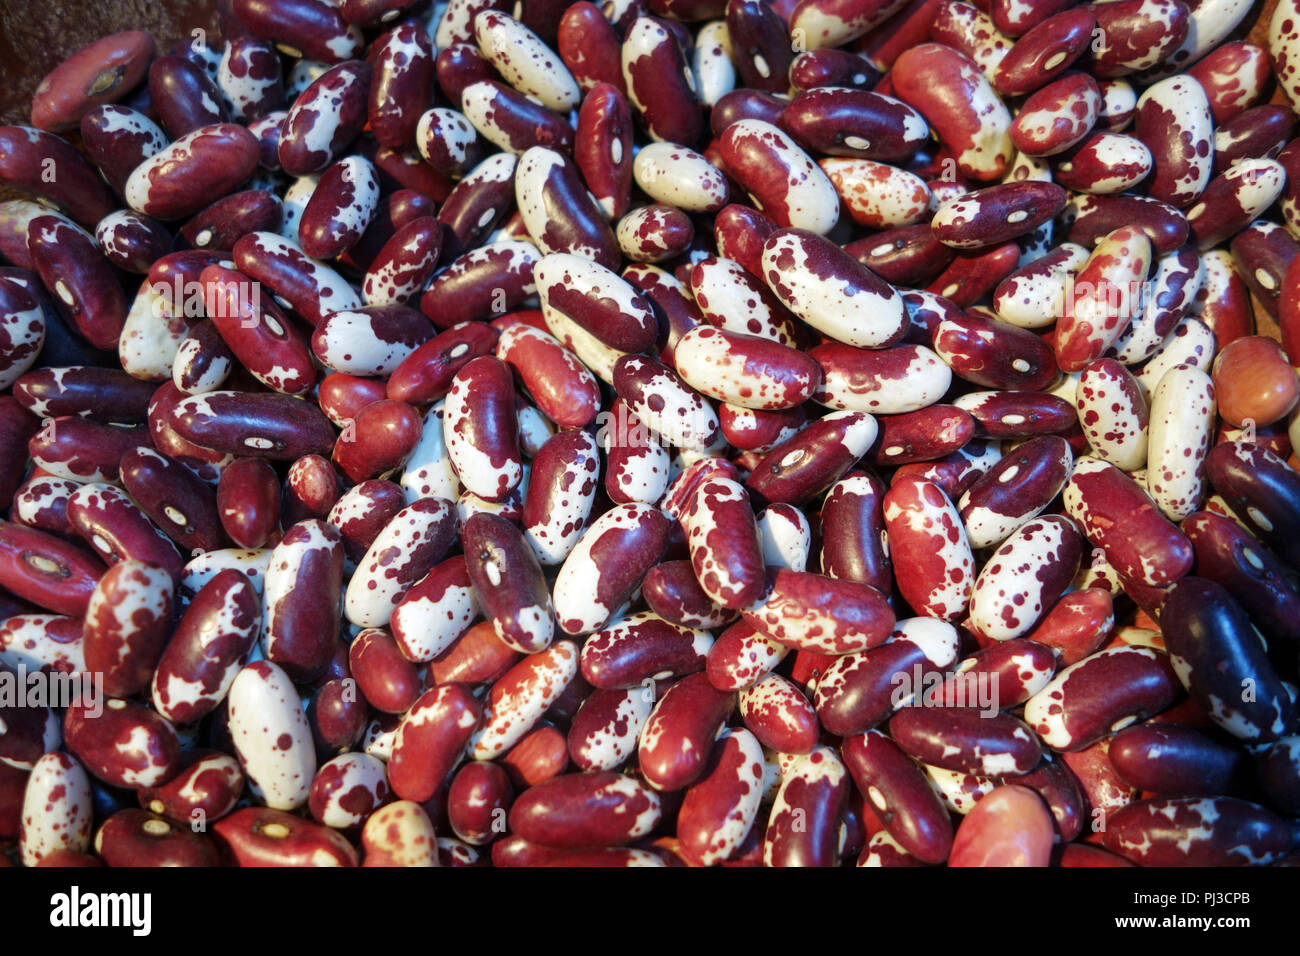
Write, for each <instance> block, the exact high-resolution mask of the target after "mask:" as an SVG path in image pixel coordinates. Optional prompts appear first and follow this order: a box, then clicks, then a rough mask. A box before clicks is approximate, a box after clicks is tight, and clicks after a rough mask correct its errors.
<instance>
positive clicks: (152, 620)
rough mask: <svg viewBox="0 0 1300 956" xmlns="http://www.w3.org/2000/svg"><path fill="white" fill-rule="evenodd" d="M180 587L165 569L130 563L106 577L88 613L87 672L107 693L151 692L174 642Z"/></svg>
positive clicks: (122, 563) (117, 566) (114, 568)
mask: <svg viewBox="0 0 1300 956" xmlns="http://www.w3.org/2000/svg"><path fill="white" fill-rule="evenodd" d="M174 590H175V585H174V583H173V581H172V577H171V575H170V574H169V573H168V572H167V571H166V570H164V569H162V568H159V567H156V566H153V565H150V564H148V563H146V562H144V561H141V560H138V559H134V558H126V559H124V560H122V561H119V562H117V563H116V564H114V565H113V566H112V567H111V568H109V569H108V571H107V572H105V574H104V576H103V577H102V578H100V579H99V583H98V584H97V585H96V586H95V593H94V594H93V595H92V596H91V599H90V604H89V606H88V607H87V608H86V625H85V629H84V631H83V637H82V644H83V650H84V653H85V655H86V667H87V668H89V669H90V670H91V671H92V672H96V673H101V674H103V680H104V692H105V693H106V694H108V695H110V696H112V697H132V696H134V695H135V694H137V693H138V692H140V691H141V690H144V689H145V688H147V687H148V686H149V680H150V678H151V677H152V676H153V672H154V669H155V667H156V666H157V664H158V659H159V658H160V657H161V656H162V653H163V648H164V646H165V645H166V644H167V642H168V634H167V632H168V630H169V628H170V626H171V621H172V601H173V596H174Z"/></svg>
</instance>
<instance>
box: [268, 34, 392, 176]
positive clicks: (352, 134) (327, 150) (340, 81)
mask: <svg viewBox="0 0 1300 956" xmlns="http://www.w3.org/2000/svg"><path fill="white" fill-rule="evenodd" d="M371 74H372V70H371V67H370V64H368V63H366V62H364V61H362V60H348V61H346V62H343V63H339V64H338V65H337V66H333V67H331V68H330V69H328V70H326V71H325V72H324V73H322V74H321V75H320V76H319V77H318V78H317V79H316V80H315V82H313V83H312V84H311V86H309V87H307V89H305V90H304V91H303V92H302V93H301V94H300V95H299V96H298V99H297V100H295V101H294V104H293V106H292V108H290V110H289V115H288V117H286V118H285V121H284V125H283V126H282V127H281V130H280V148H279V158H280V165H281V166H282V167H283V168H284V171H285V172H286V173H289V174H290V175H291V176H305V175H307V174H309V173H318V172H320V171H322V170H323V169H325V168H326V167H327V166H329V165H330V163H331V162H332V161H333V160H334V159H335V158H337V157H338V156H339V155H340V153H341V151H342V150H343V149H344V147H346V146H347V145H348V144H349V143H350V142H351V141H352V140H353V139H354V138H356V135H357V134H358V133H360V132H361V128H362V127H363V126H364V125H365V122H366V104H367V99H368V95H369V90H370V81H371Z"/></svg>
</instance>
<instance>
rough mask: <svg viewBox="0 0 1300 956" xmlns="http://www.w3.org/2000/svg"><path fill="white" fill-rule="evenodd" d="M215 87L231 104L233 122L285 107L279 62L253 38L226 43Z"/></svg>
mask: <svg viewBox="0 0 1300 956" xmlns="http://www.w3.org/2000/svg"><path fill="white" fill-rule="evenodd" d="M217 86H218V87H219V88H220V91H221V94H222V96H223V97H224V98H225V99H226V100H227V101H228V102H229V103H230V105H231V112H232V114H233V116H234V118H235V119H241V120H243V121H244V122H247V123H251V122H252V121H254V120H257V119H260V118H261V117H264V116H266V115H267V114H269V113H272V112H274V111H276V110H278V109H280V107H281V105H283V103H284V84H283V83H282V82H281V77H280V58H279V56H278V55H277V54H276V52H275V49H274V48H273V47H272V46H271V45H270V44H269V43H266V42H265V41H262V40H259V39H257V38H255V37H251V36H239V37H231V38H230V39H229V40H228V41H227V42H226V47H225V49H224V50H223V51H222V53H221V63H220V65H219V66H218V68H217ZM151 91H152V90H151Z"/></svg>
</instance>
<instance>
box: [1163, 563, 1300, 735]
mask: <svg viewBox="0 0 1300 956" xmlns="http://www.w3.org/2000/svg"><path fill="white" fill-rule="evenodd" d="M1161 629H1162V632H1163V633H1164V636H1165V643H1166V645H1167V646H1168V648H1169V654H1170V659H1171V661H1172V663H1173V666H1174V670H1175V671H1176V672H1177V674H1178V679H1179V680H1180V681H1182V683H1183V686H1185V687H1186V688H1187V690H1188V693H1190V694H1191V695H1192V697H1193V698H1195V699H1196V700H1197V701H1198V702H1199V703H1200V704H1201V706H1202V707H1203V708H1204V709H1205V712H1206V713H1207V714H1208V715H1209V716H1210V719H1211V720H1212V721H1213V722H1214V723H1216V724H1218V725H1219V726H1220V727H1222V728H1223V729H1224V730H1226V731H1227V732H1228V733H1230V734H1232V735H1233V736H1234V737H1236V738H1237V739H1239V740H1244V741H1247V742H1248V743H1261V742H1262V743H1270V742H1272V741H1275V740H1277V739H1279V738H1281V737H1284V736H1287V735H1289V734H1292V733H1294V732H1295V726H1296V710H1295V703H1294V701H1293V700H1292V698H1291V696H1290V695H1289V693H1288V691H1287V689H1286V687H1285V686H1284V685H1283V683H1282V681H1281V680H1280V678H1279V677H1278V676H1277V674H1276V673H1275V672H1274V670H1273V668H1272V666H1271V665H1270V664H1269V662H1268V658H1267V654H1266V652H1265V649H1264V646H1263V645H1262V643H1261V642H1260V640H1259V638H1258V634H1257V632H1256V631H1255V630H1254V629H1253V628H1252V627H1251V625H1250V620H1249V618H1247V617H1246V614H1245V612H1244V611H1242V609H1241V606H1240V605H1239V604H1238V603H1237V602H1236V600H1235V599H1234V598H1233V597H1232V595H1231V594H1230V593H1229V592H1228V591H1227V590H1226V589H1225V588H1223V587H1222V586H1221V585H1219V584H1216V583H1214V582H1213V581H1209V580H1207V579H1204V578H1195V577H1188V578H1185V579H1183V580H1182V581H1180V582H1178V583H1177V584H1176V585H1175V586H1174V588H1173V590H1172V591H1170V593H1169V597H1168V599H1167V600H1166V602H1165V605H1164V608H1163V610H1162V613H1161Z"/></svg>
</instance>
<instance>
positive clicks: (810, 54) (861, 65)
mask: <svg viewBox="0 0 1300 956" xmlns="http://www.w3.org/2000/svg"><path fill="white" fill-rule="evenodd" d="M879 79H880V72H879V71H878V70H877V69H876V68H875V67H874V66H873V65H872V64H871V63H870V62H869V61H868V60H867V59H866V58H865V57H863V56H860V55H858V54H856V53H850V52H849V51H847V50H836V49H831V48H829V47H822V48H820V49H817V50H806V51H805V52H803V53H800V54H799V55H798V56H796V57H795V58H794V62H793V63H791V64H790V85H791V86H792V87H794V88H795V90H797V91H799V92H801V93H802V92H804V91H806V90H811V89H817V88H820V87H826V86H840V87H850V88H853V89H870V88H871V87H872V86H874V85H875V84H876V82H877V81H878V80H879Z"/></svg>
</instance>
